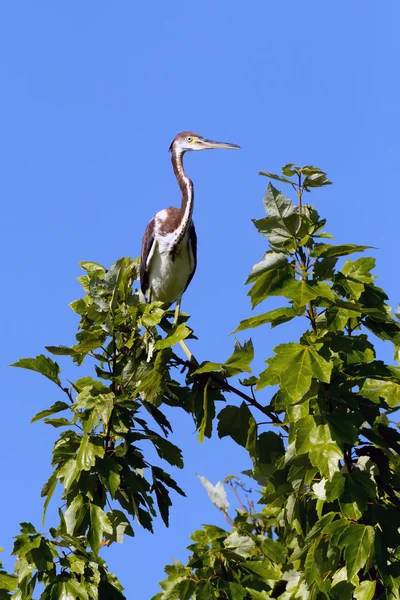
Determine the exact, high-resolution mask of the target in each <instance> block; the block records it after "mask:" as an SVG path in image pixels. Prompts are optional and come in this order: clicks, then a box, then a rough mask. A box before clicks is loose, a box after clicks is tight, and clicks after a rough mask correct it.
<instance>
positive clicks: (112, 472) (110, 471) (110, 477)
mask: <svg viewBox="0 0 400 600" xmlns="http://www.w3.org/2000/svg"><path fill="white" fill-rule="evenodd" d="M96 468H97V471H98V473H99V479H100V481H101V483H102V484H103V485H104V486H105V488H106V489H107V490H108V491H109V492H110V494H111V497H112V498H115V495H116V493H117V491H118V489H119V486H120V482H121V475H120V471H121V470H122V466H121V465H120V464H119V463H118V462H116V461H115V460H113V459H112V458H111V457H109V456H104V457H103V458H102V459H101V460H98V461H97V462H96Z"/></svg>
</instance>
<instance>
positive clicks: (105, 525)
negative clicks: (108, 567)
mask: <svg viewBox="0 0 400 600" xmlns="http://www.w3.org/2000/svg"><path fill="white" fill-rule="evenodd" d="M106 533H108V534H110V535H111V534H112V533H113V528H112V525H111V523H110V521H109V519H108V517H107V515H106V513H105V512H104V510H103V509H102V508H100V506H97V505H96V504H93V503H91V504H90V526H89V532H88V541H89V544H90V547H91V549H92V551H93V554H94V555H95V556H97V555H98V553H99V550H100V548H101V545H102V541H103V537H104V535H105V534H106Z"/></svg>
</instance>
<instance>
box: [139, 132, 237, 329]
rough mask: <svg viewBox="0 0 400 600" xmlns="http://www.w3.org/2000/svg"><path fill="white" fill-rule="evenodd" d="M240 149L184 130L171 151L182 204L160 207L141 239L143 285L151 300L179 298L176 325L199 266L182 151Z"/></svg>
mask: <svg viewBox="0 0 400 600" xmlns="http://www.w3.org/2000/svg"><path fill="white" fill-rule="evenodd" d="M213 148H215V149H217V148H221V149H223V148H227V149H238V148H240V146H237V145H236V144H227V143H225V142H214V141H212V140H206V139H204V138H203V137H201V136H200V135H198V134H197V133H193V132H191V131H182V132H181V133H178V135H177V136H176V137H175V138H174V140H173V142H172V144H171V146H170V148H169V149H170V152H171V154H172V167H173V170H174V174H175V177H176V179H177V182H178V185H179V187H180V189H181V192H182V201H181V207H180V208H177V207H176V206H170V207H169V208H165V209H164V210H160V211H159V212H158V213H157V214H156V215H154V217H153V218H152V219H151V221H150V223H149V224H148V225H147V228H146V231H145V234H144V236H143V241H142V253H141V259H140V286H141V288H142V292H143V294H144V296H145V298H146V299H147V301H148V302H154V301H155V300H159V301H160V302H162V303H163V307H164V308H165V309H166V308H169V307H170V306H171V304H173V303H174V302H176V310H175V319H174V324H175V325H176V323H177V320H178V316H179V310H180V304H181V298H182V294H183V292H184V291H185V290H186V288H187V287H188V285H189V283H190V282H191V280H192V277H193V275H194V272H195V270H196V261H197V238H196V231H195V228H194V225H193V221H192V214H193V204H194V190H193V182H192V181H191V180H190V179H189V177H188V176H187V175H186V173H185V171H184V168H183V155H184V154H185V152H189V151H191V150H211V149H213Z"/></svg>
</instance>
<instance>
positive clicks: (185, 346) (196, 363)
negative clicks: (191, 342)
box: [179, 340, 199, 366]
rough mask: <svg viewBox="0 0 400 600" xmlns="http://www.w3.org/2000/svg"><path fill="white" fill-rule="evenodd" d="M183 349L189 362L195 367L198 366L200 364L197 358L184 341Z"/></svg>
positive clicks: (182, 341) (182, 343) (181, 343)
mask: <svg viewBox="0 0 400 600" xmlns="http://www.w3.org/2000/svg"><path fill="white" fill-rule="evenodd" d="M179 343H180V345H181V348H182V350H183V351H184V353H185V354H186V356H187V357H188V360H189V362H191V363H192V364H193V365H195V366H198V364H199V363H198V362H197V360H196V359H195V357H194V356H193V354H192V353H191V352H190V350H189V348H188V347H187V345H186V344H185V342H184V340H181V341H180V342H179Z"/></svg>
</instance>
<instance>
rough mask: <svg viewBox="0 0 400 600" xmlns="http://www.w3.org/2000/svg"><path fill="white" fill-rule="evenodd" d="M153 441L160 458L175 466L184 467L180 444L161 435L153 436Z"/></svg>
mask: <svg viewBox="0 0 400 600" xmlns="http://www.w3.org/2000/svg"><path fill="white" fill-rule="evenodd" d="M152 441H153V444H154V446H155V448H156V450H157V454H158V456H160V458H163V459H164V460H166V461H168V462H169V464H170V465H173V466H174V467H178V468H179V469H182V468H183V458H182V451H181V450H180V448H178V446H175V444H172V442H170V441H168V440H166V439H165V438H163V437H161V436H157V437H154V438H152Z"/></svg>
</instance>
